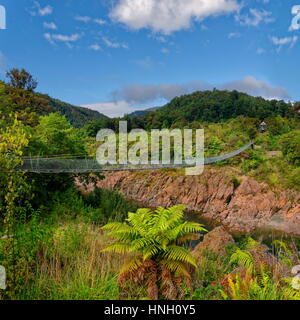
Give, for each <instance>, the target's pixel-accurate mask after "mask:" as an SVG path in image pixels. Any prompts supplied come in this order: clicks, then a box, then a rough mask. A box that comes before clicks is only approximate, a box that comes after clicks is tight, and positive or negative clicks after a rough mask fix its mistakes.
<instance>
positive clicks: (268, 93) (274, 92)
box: [221, 76, 289, 99]
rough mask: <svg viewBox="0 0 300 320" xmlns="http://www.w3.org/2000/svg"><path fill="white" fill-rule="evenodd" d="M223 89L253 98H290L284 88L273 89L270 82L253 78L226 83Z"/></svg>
mask: <svg viewBox="0 0 300 320" xmlns="http://www.w3.org/2000/svg"><path fill="white" fill-rule="evenodd" d="M221 87H223V88H224V89H227V90H238V91H241V92H245V93H248V94H251V95H253V96H262V97H264V98H267V99H269V98H274V97H275V98H278V99H287V98H289V94H288V92H287V91H286V90H285V89H284V88H281V87H273V86H272V85H271V84H270V83H269V82H267V81H263V80H258V79H256V78H254V77H251V76H248V77H245V78H243V79H241V80H237V81H233V82H229V83H226V84H224V85H223V86H221Z"/></svg>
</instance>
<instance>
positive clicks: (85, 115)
mask: <svg viewBox="0 0 300 320" xmlns="http://www.w3.org/2000/svg"><path fill="white" fill-rule="evenodd" d="M0 109H1V111H2V112H3V113H4V114H7V115H9V114H10V113H11V112H18V113H22V114H23V122H25V123H26V124H32V125H35V124H36V123H37V121H38V120H37V117H38V116H41V115H48V114H50V113H54V112H58V113H59V114H61V115H63V116H66V118H67V120H68V121H69V122H70V123H71V124H72V125H73V126H74V127H78V128H80V127H83V126H84V124H85V123H87V122H90V121H93V120H100V119H105V118H107V117H106V116H104V115H103V114H101V113H99V112H97V111H93V110H89V109H86V108H82V107H76V106H73V105H71V104H68V103H65V102H63V101H60V100H58V99H53V98H51V97H50V96H48V95H46V94H41V93H35V92H33V91H30V90H24V89H20V88H14V87H11V86H8V85H6V84H5V83H4V82H3V81H0ZM32 113H34V114H32Z"/></svg>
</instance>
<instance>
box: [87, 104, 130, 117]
mask: <svg viewBox="0 0 300 320" xmlns="http://www.w3.org/2000/svg"><path fill="white" fill-rule="evenodd" d="M81 107H84V108H89V109H92V110H96V111H98V112H101V113H103V114H104V115H106V116H108V117H111V118H116V117H121V116H123V115H124V114H126V113H127V114H128V113H132V112H133V111H135V109H134V108H133V107H131V106H130V104H129V103H128V102H126V101H114V102H99V103H91V104H84V105H82V106H81Z"/></svg>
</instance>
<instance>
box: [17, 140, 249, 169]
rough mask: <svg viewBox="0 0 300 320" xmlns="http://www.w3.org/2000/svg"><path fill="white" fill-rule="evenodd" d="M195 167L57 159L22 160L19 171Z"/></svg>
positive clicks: (215, 159)
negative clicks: (110, 163)
mask: <svg viewBox="0 0 300 320" xmlns="http://www.w3.org/2000/svg"><path fill="white" fill-rule="evenodd" d="M253 145H254V143H253V142H250V143H249V144H247V145H245V146H244V147H242V148H240V149H239V150H236V151H233V152H230V153H228V154H225V155H221V156H218V157H212V158H205V159H204V164H205V165H208V164H212V163H216V162H220V161H223V160H226V159H230V158H232V157H235V156H237V155H239V154H241V153H242V152H243V151H245V150H247V149H248V148H250V147H251V146H253ZM194 166H195V165H190V164H185V163H184V164H174V163H171V164H166V165H163V164H159V165H152V164H148V165H130V164H128V165H119V164H117V165H102V166H101V165H100V164H99V163H98V162H97V160H96V159H59V158H28V157H27V158H24V159H23V165H22V166H21V167H19V168H18V170H19V171H27V172H33V173H96V172H106V171H141V170H160V169H174V168H190V167H194Z"/></svg>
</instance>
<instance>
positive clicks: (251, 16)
mask: <svg viewBox="0 0 300 320" xmlns="http://www.w3.org/2000/svg"><path fill="white" fill-rule="evenodd" d="M271 16H272V12H270V11H266V10H258V9H250V10H249V13H248V14H243V15H241V14H237V15H236V16H235V20H236V21H238V22H239V23H240V24H241V25H244V26H252V27H257V26H258V25H259V24H260V23H271V22H274V19H273V18H272V17H271Z"/></svg>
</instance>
